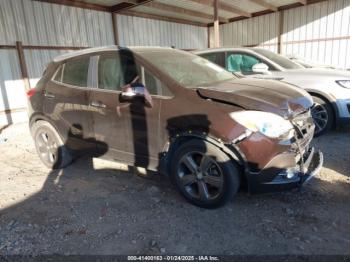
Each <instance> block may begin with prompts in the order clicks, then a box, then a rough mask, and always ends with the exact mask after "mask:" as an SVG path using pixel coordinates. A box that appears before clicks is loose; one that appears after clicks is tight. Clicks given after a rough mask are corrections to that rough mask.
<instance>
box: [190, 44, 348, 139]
mask: <svg viewBox="0 0 350 262" xmlns="http://www.w3.org/2000/svg"><path fill="white" fill-rule="evenodd" d="M194 53H195V54H197V55H199V56H202V57H204V58H206V59H208V60H210V61H212V62H214V63H216V64H218V65H220V66H222V67H225V68H226V69H227V70H228V71H230V72H233V73H236V74H237V73H238V74H242V75H245V76H249V77H259V78H274V79H277V80H281V81H285V82H288V83H290V84H293V85H296V86H299V87H301V88H303V89H305V90H306V91H308V92H309V93H310V94H311V95H312V97H313V99H314V102H315V105H314V106H313V108H312V116H313V119H314V122H315V125H316V130H315V134H316V135H320V134H323V133H325V132H327V131H329V130H330V129H331V128H332V127H334V126H337V125H343V124H350V72H349V71H345V70H331V69H321V68H304V67H302V66H301V65H299V64H297V63H295V62H293V61H291V60H290V59H288V58H286V57H284V56H281V55H278V54H276V53H273V52H271V51H268V50H265V49H260V48H217V49H208V50H203V51H196V52H194Z"/></svg>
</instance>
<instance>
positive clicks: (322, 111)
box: [311, 96, 334, 137]
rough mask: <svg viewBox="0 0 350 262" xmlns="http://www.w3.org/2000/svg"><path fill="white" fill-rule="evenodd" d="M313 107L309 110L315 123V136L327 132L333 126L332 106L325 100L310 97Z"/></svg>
mask: <svg viewBox="0 0 350 262" xmlns="http://www.w3.org/2000/svg"><path fill="white" fill-rule="evenodd" d="M312 99H313V100H314V103H315V104H314V105H313V107H312V109H311V113H312V118H313V120H314V123H315V136H316V137H317V136H320V135H323V134H325V133H327V132H329V131H330V130H331V129H332V127H333V124H334V111H333V107H332V105H331V104H330V103H329V102H328V101H327V100H325V99H323V98H321V97H318V96H312Z"/></svg>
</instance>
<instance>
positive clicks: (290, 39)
mask: <svg viewBox="0 0 350 262" xmlns="http://www.w3.org/2000/svg"><path fill="white" fill-rule="evenodd" d="M283 12H284V14H283V31H282V35H281V39H282V45H281V51H282V54H288V55H291V54H293V55H300V56H303V57H305V58H307V59H311V60H314V61H318V62H320V63H325V64H330V65H333V66H336V67H340V68H350V50H349V48H350V0H328V1H323V2H320V3H316V4H311V5H307V6H302V7H298V8H293V9H289V10H285V11H283ZM279 16H280V12H279V13H271V14H267V15H264V16H259V17H254V18H250V19H245V20H241V21H237V22H233V23H230V24H224V25H221V26H220V33H221V35H220V37H221V45H222V46H252V45H254V46H259V47H263V48H267V49H270V50H271V51H275V52H277V43H278V27H279ZM211 32H212V28H211ZM210 38H211V46H212V43H213V34H212V33H211V34H210Z"/></svg>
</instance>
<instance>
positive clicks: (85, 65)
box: [54, 57, 90, 87]
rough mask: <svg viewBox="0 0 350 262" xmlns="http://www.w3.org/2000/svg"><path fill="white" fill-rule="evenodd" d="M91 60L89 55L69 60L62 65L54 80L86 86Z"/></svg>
mask: <svg viewBox="0 0 350 262" xmlns="http://www.w3.org/2000/svg"><path fill="white" fill-rule="evenodd" d="M89 61H90V60H89V57H85V58H80V59H74V60H69V61H67V62H66V63H64V64H63V65H61V66H60V68H59V69H58V71H57V73H56V75H55V77H54V80H55V81H57V82H61V83H64V84H68V85H72V86H79V87H86V86H87V82H88V72H89Z"/></svg>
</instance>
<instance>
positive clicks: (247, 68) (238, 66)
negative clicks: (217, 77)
mask: <svg viewBox="0 0 350 262" xmlns="http://www.w3.org/2000/svg"><path fill="white" fill-rule="evenodd" d="M258 63H261V61H260V60H259V59H258V58H256V57H254V56H251V55H247V54H241V53H236V54H234V53H228V54H227V59H226V65H227V67H226V68H227V70H228V71H230V72H242V73H243V74H249V73H252V72H253V70H252V68H253V66H254V65H255V64H258Z"/></svg>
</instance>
